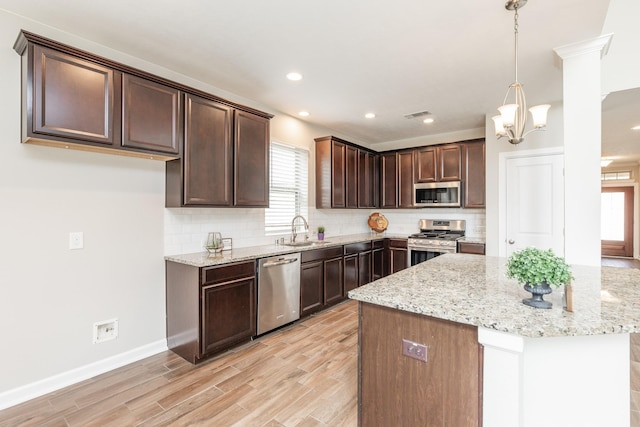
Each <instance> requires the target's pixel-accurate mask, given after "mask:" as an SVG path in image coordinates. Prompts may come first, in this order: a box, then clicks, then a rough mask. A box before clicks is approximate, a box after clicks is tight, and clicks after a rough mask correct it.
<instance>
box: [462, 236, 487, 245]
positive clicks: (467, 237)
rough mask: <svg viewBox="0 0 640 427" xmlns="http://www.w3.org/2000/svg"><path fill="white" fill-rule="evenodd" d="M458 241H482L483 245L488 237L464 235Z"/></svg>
mask: <svg viewBox="0 0 640 427" xmlns="http://www.w3.org/2000/svg"><path fill="white" fill-rule="evenodd" d="M458 242H462V243H480V244H482V245H484V244H486V239H485V238H484V237H475V236H464V237H463V238H461V239H459V240H458Z"/></svg>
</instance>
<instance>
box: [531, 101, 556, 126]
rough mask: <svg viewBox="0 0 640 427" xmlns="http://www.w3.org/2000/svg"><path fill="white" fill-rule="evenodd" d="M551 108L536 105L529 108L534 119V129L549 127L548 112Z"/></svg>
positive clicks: (547, 105)
mask: <svg viewBox="0 0 640 427" xmlns="http://www.w3.org/2000/svg"><path fill="white" fill-rule="evenodd" d="M549 108H551V105H549V104H543V105H536V106H533V107H531V108H529V111H531V116H532V117H533V127H534V128H535V129H540V128H543V127H545V126H546V125H547V112H548V111H549Z"/></svg>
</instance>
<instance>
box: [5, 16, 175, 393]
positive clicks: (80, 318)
mask: <svg viewBox="0 0 640 427" xmlns="http://www.w3.org/2000/svg"><path fill="white" fill-rule="evenodd" d="M20 28H25V29H31V30H34V31H37V32H39V33H42V34H44V35H50V36H53V37H57V38H64V39H69V37H68V36H66V35H64V34H59V33H57V32H55V31H53V30H52V29H50V28H47V27H43V26H39V25H36V24H34V23H32V22H28V21H22V20H20V19H18V18H16V17H15V16H12V15H8V14H6V13H4V12H0V75H2V79H0V93H2V96H1V97H0V153H1V154H0V155H1V157H2V159H3V165H2V167H1V168H0V200H1V202H0V206H1V207H0V215H1V221H0V236H1V239H2V240H1V241H2V244H0V260H1V261H0V324H2V326H3V327H2V349H3V351H2V352H0V365H1V366H3V369H2V373H1V374H0V377H1V378H2V380H0V405H1V404H2V403H3V402H2V401H1V397H2V392H4V391H7V390H11V389H14V388H16V387H19V386H23V385H25V384H29V383H32V382H35V381H38V380H42V379H44V378H47V377H50V376H52V375H54V374H58V373H61V372H66V371H69V370H71V369H74V368H77V367H79V366H84V365H87V364H90V363H93V362H95V361H97V360H102V359H105V358H108V357H111V356H114V355H116V354H122V353H125V352H127V351H131V350H133V349H136V348H140V347H143V346H146V345H153V344H157V343H158V342H160V345H162V340H163V339H164V336H165V325H164V317H165V308H164V265H163V258H162V257H163V206H164V164H162V163H161V162H154V161H148V160H141V159H133V158H126V157H120V156H109V155H100V154H94V153H87V152H80V151H71V150H63V149H53V148H47V147H38V146H32V145H24V144H20V105H21V100H20V57H19V56H18V55H17V54H16V53H15V52H14V51H13V48H12V47H13V43H14V41H15V39H16V37H17V35H18V32H19V30H20ZM58 36H60V37H58ZM78 42H79V44H81V45H83V46H89V44H88V43H86V42H84V41H82V40H78ZM73 231H82V232H84V249H83V250H74V251H71V250H69V249H68V242H69V232H73ZM114 317H115V318H118V319H119V326H120V335H119V337H118V339H116V340H114V341H109V342H105V343H102V344H98V345H94V344H92V326H93V323H94V322H97V321H102V320H106V319H110V318H114Z"/></svg>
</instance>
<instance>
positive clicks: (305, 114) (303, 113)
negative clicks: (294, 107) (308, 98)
mask: <svg viewBox="0 0 640 427" xmlns="http://www.w3.org/2000/svg"><path fill="white" fill-rule="evenodd" d="M298 115H299V116H301V117H309V112H308V111H300V112H299V113H298Z"/></svg>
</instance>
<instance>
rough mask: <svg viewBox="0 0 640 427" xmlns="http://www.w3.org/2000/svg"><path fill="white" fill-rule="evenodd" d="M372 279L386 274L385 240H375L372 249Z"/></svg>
mask: <svg viewBox="0 0 640 427" xmlns="http://www.w3.org/2000/svg"><path fill="white" fill-rule="evenodd" d="M371 264H372V265H371V280H372V281H373V280H378V279H380V278H382V277H384V276H385V256H384V240H374V241H373V249H372V250H371Z"/></svg>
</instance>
